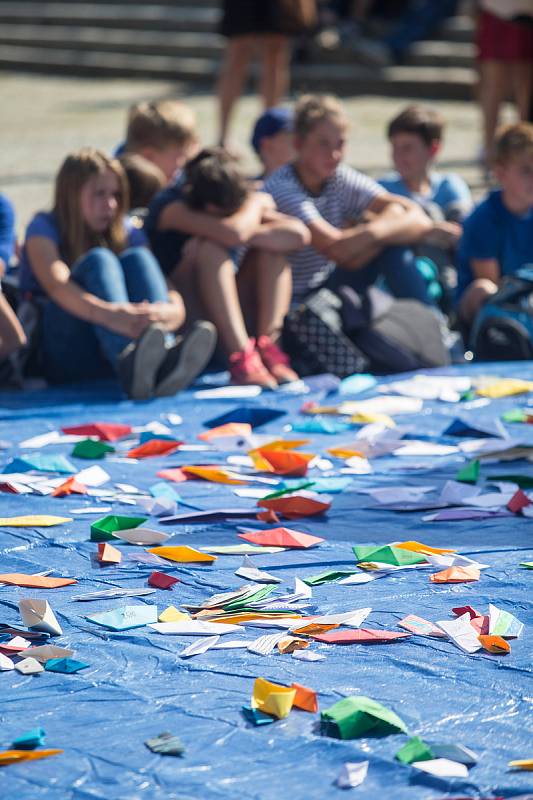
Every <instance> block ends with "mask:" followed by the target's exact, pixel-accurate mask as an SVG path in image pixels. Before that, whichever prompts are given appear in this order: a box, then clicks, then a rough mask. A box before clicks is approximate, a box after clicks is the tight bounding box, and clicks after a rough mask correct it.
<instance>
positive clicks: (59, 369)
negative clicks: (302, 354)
mask: <svg viewBox="0 0 533 800" xmlns="http://www.w3.org/2000/svg"><path fill="white" fill-rule="evenodd" d="M127 208H128V189H127V182H126V176H125V174H124V170H123V169H122V167H121V166H120V163H119V162H118V161H116V160H115V159H110V158H108V157H107V156H106V155H105V154H104V153H102V152H100V151H98V150H94V149H92V148H84V149H83V150H80V151H79V152H77V153H72V154H71V155H69V156H67V158H66V159H65V161H64V162H63V164H62V166H61V168H60V170H59V172H58V174H57V177H56V185H55V201H54V207H53V209H52V211H50V212H41V213H39V214H37V215H36V216H35V217H34V219H33V220H32V222H31V223H30V225H29V226H28V230H27V232H26V241H25V245H24V249H23V253H22V258H21V264H20V273H21V275H20V284H21V291H22V295H23V297H24V298H26V299H29V298H32V299H33V300H34V301H36V302H38V303H39V305H40V306H42V309H43V311H42V349H43V355H44V364H45V370H46V377H47V378H48V380H50V381H51V382H53V383H68V382H74V381H81V380H88V379H95V378H104V377H109V376H112V375H113V374H115V375H116V376H117V378H118V379H119V381H120V383H121V384H122V387H123V389H124V390H125V392H126V393H127V394H128V395H129V397H132V398H134V399H146V398H148V397H153V396H158V397H161V396H166V395H173V394H175V393H176V392H177V391H178V390H179V389H182V388H185V386H187V385H188V384H189V383H191V382H192V380H193V379H194V378H195V377H196V376H197V375H198V374H199V373H200V372H201V370H202V369H203V368H204V366H205V364H206V363H207V361H208V360H209V358H210V357H211V354H212V352H213V348H214V344H215V334H214V330H213V327H212V325H210V324H209V323H205V322H204V323H198V324H197V326H196V328H195V329H194V330H193V331H192V332H191V333H190V334H189V336H188V337H186V338H183V339H175V338H174V336H173V335H172V334H173V332H174V331H176V330H178V329H179V328H181V326H182V325H183V322H184V319H185V309H184V306H183V303H182V300H181V298H180V297H179V295H178V294H177V292H169V291H168V289H167V286H166V283H165V280H164V277H163V275H162V273H161V270H160V268H159V265H158V264H157V261H156V260H155V258H154V256H153V255H152V253H150V251H149V250H148V249H147V248H146V247H142V246H137V237H136V233H137V232H136V231H135V230H132V229H131V228H128V226H127V224H126V223H127V218H126V217H125V212H126V210H127Z"/></svg>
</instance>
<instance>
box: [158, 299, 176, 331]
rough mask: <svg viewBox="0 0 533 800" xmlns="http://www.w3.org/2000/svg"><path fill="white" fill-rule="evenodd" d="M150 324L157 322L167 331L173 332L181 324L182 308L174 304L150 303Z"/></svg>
mask: <svg viewBox="0 0 533 800" xmlns="http://www.w3.org/2000/svg"><path fill="white" fill-rule="evenodd" d="M150 318H151V322H158V323H159V324H160V325H163V326H164V327H165V328H166V329H167V330H169V331H175V330H177V329H178V328H179V327H181V325H182V324H183V308H182V306H181V305H178V304H176V303H162V302H158V303H150Z"/></svg>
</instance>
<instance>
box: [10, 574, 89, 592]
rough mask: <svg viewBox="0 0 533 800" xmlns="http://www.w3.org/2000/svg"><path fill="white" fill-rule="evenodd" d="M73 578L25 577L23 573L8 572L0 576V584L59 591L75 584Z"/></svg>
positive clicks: (75, 581)
mask: <svg viewBox="0 0 533 800" xmlns="http://www.w3.org/2000/svg"><path fill="white" fill-rule="evenodd" d="M77 582H78V581H77V580H75V579H74V578H50V577H48V575H25V574H24V573H23V572H8V573H5V574H4V575H0V583H7V584H9V585H10V586H27V587H28V588H29V589H59V588H60V587H61V586H69V585H70V584H71V583H77Z"/></svg>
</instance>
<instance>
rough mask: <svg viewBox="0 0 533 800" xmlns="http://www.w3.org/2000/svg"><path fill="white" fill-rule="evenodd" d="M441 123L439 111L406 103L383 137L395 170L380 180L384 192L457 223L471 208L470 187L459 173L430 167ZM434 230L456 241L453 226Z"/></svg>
mask: <svg viewBox="0 0 533 800" xmlns="http://www.w3.org/2000/svg"><path fill="white" fill-rule="evenodd" d="M444 126H445V123H444V120H443V118H442V117H441V116H440V114H439V113H438V112H437V111H435V110H434V109H432V108H427V107H425V106H417V105H413V106H408V107H407V108H405V109H404V110H403V111H402V112H401V113H400V114H398V115H397V116H396V117H394V119H392V120H391V121H390V123H389V125H388V128H387V138H388V140H389V142H390V144H391V150H392V160H393V162H394V166H395V168H396V172H393V173H391V174H388V175H385V176H384V177H383V178H382V179H381V180H380V183H381V185H382V186H384V187H385V189H387V191H389V192H392V193H394V194H399V195H402V196H403V197H409V198H410V199H411V200H414V201H415V202H416V203H418V204H419V205H421V206H422V207H423V208H425V209H426V210H428V211H429V212H430V216H431V217H432V218H435V216H440V218H441V221H447V222H454V223H461V222H462V220H463V219H464V218H465V217H466V216H467V214H469V213H470V211H471V209H472V196H471V194H470V189H469V188H468V186H467V185H466V183H465V182H464V180H463V179H462V178H461V177H460V176H459V175H455V174H453V173H445V174H444V173H441V172H437V171H436V170H435V169H434V163H435V159H436V157H437V156H438V154H439V152H440V149H441V146H442V138H443V132H444ZM435 209H440V214H437V215H435V213H434V212H435ZM436 221H438V220H436ZM436 230H441V231H442V232H443V233H446V234H448V238H449V239H450V240H451V241H457V239H458V237H459V235H460V233H461V231H460V229H459V228H457V227H455V226H441V227H440V228H439V227H438V226H437V227H436ZM430 235H431V233H430ZM442 238H443V239H444V238H445V237H442Z"/></svg>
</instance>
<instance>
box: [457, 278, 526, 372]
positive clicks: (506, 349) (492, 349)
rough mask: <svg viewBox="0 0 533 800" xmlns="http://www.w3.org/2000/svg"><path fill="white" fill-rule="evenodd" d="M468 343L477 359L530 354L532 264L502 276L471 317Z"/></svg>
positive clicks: (509, 358) (513, 358)
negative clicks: (492, 291)
mask: <svg viewBox="0 0 533 800" xmlns="http://www.w3.org/2000/svg"><path fill="white" fill-rule="evenodd" d="M469 346H470V349H471V350H472V352H473V353H474V355H475V356H476V358H477V359H478V360H479V361H522V360H529V359H531V358H533V267H524V268H523V269H521V270H519V271H518V272H517V273H516V275H509V276H507V277H505V278H503V280H502V284H501V287H500V290H499V291H498V292H497V293H496V294H495V295H493V296H492V297H491V298H490V300H489V301H488V302H487V303H486V304H485V305H484V306H483V308H482V309H481V310H480V312H479V314H478V315H477V317H476V319H475V320H474V324H473V326H472V331H471V334H470V340H469Z"/></svg>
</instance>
